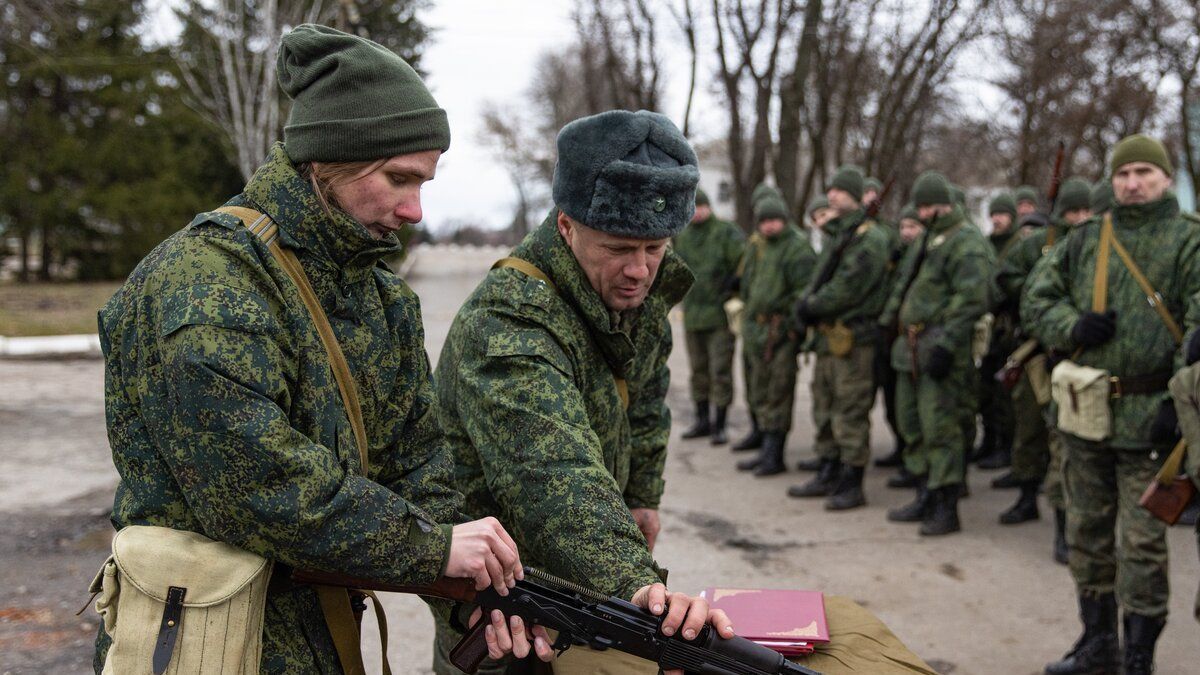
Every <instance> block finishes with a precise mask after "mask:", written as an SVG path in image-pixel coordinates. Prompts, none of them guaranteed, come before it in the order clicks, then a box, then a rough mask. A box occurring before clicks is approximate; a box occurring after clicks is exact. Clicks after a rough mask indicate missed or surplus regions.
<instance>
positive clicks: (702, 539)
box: [0, 250, 1200, 675]
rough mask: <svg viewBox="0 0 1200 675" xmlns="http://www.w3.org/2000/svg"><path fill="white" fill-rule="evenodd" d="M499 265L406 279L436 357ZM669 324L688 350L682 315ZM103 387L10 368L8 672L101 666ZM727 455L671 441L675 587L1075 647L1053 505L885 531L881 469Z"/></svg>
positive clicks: (3, 457) (952, 645)
mask: <svg viewBox="0 0 1200 675" xmlns="http://www.w3.org/2000/svg"><path fill="white" fill-rule="evenodd" d="M496 257H497V252H495V251H484V252H471V251H441V252H434V251H430V250H426V252H424V253H423V254H422V257H421V258H420V259H419V260H418V263H417V266H416V271H415V274H414V276H413V278H412V285H413V287H414V289H415V290H416V291H417V293H418V294H419V295H420V297H421V299H422V304H423V312H424V319H425V326H426V331H427V334H426V344H427V345H428V348H429V351H430V355H431V357H432V358H434V359H436V358H437V353H438V351H439V349H440V347H441V343H442V342H443V340H444V339H445V335H446V331H447V330H448V328H449V323H450V321H451V320H452V319H453V316H454V312H455V310H456V309H457V308H458V306H459V305H460V304H461V302H462V300H463V298H465V297H466V295H467V294H468V293H469V292H470V291H471V289H472V288H473V287H474V284H475V283H476V282H477V280H478V279H479V278H480V277H481V276H482V275H483V273H484V271H485V270H486V269H487V266H488V264H489V263H490V262H491V261H492V260H494V259H495V258H496ZM675 329H676V331H677V333H676V344H677V345H682V334H681V333H680V332H679V330H680V329H679V323H678V321H676V322H675ZM671 365H672V372H673V373H674V377H673V379H672V387H671V393H670V404H671V407H672V409H673V410H674V411H675V413H676V420H677V422H676V424H675V426H676V428H677V430H676V434H677V433H678V429H681V428H683V427H684V426H686V425H687V424H688V423H689V422H690V414H691V413H690V407H691V405H690V402H689V401H688V396H687V388H686V357H685V355H684V353H683V350H682V349H677V350H676V353H675V354H673V355H672V363H671ZM808 372H809V369H808V368H805V369H804V370H803V371H802V380H803V383H802V384H801V387H800V390H799V391H798V393H797V401H796V430H795V432H794V433H793V434H792V436H791V437H790V438H789V439H788V464H789V465H793V464H794V463H795V461H796V460H798V459H800V458H802V457H806V456H808V447H809V444H810V443H811V440H812V437H811V436H812V435H811V427H810V424H809V414H808V411H809V406H810V399H809V396H808V386H807V379H808V378H807V375H808ZM739 386H740V385H739ZM102 388H103V368H102V364H101V362H100V361H97V360H45V361H0V673H75V672H85V671H87V670H88V669H89V668H90V663H91V644H92V638H93V636H94V634H95V630H96V625H97V620H96V615H95V613H94V612H92V611H91V610H88V611H86V612H84V614H83V615H81V616H78V617H77V616H75V612H76V610H78V609H79V608H80V607H81V606H83V605H84V604H85V602H86V601H87V592H86V588H87V585H88V583H89V581H90V580H91V578H92V575H93V574H94V573H95V571H96V569H97V568H98V567H99V565H100V563H101V562H102V561H103V559H104V557H105V555H106V547H107V542H108V537H109V534H110V527H109V525H108V522H107V510H108V508H109V506H110V504H111V499H112V489H113V486H114V485H115V482H116V473H115V471H114V469H113V467H112V464H111V460H110V457H109V450H108V444H107V441H106V438H105V432H104V406H103V391H102ZM737 406H738V407H737V408H736V410H735V411H734V412H733V413H732V422H731V423H732V426H733V429H732V435H733V436H738V435H740V434H741V433H742V432H743V431H744V430H745V426H746V416H745V412H744V408H743V407H741V403H740V397H739V403H738V404H737ZM872 444H873V448H874V451H875V453H876V454H877V455H879V454H884V453H886V452H887V451H888V449H889V447H890V444H891V437H890V435H889V433H888V431H887V429H886V426H884V425H883V422H882V409H881V407H879V406H877V409H876V411H875V418H874V423H873V428H872ZM734 461H735V456H734V455H733V454H732V453H730V452H729V450H727V449H725V448H714V447H711V446H709V445H708V443H707V442H706V441H704V440H698V441H681V440H679V439H678V438H677V437H674V438H673V440H672V444H671V448H670V455H669V459H668V463H667V470H666V479H667V491H666V496H665V499H664V502H663V506H662V521H663V528H664V529H663V533H662V535H661V536H660V538H659V542H658V545H657V549H656V550H655V556H656V558H657V559H658V560H659V562H660V563H661V564H662V565H663V566H665V567H667V568H669V569H670V570H671V583H672V586H673V587H674V588H676V589H679V590H683V591H687V592H698V591H700V590H701V589H703V588H706V587H709V586H714V585H725V586H748V587H773V588H805V589H817V590H822V591H825V592H826V593H831V594H839V595H847V596H850V597H852V598H855V599H856V600H858V601H859V602H860V603H862V604H863V605H865V606H867V607H868V608H870V609H871V610H872V611H874V612H875V613H876V614H877V615H878V616H879V617H880V618H882V619H883V620H884V621H885V622H886V623H887V624H888V625H889V626H890V627H891V628H892V630H893V631H894V632H895V633H896V634H897V635H898V636H900V638H901V639H903V640H904V641H905V643H906V644H908V645H909V647H911V648H912V649H913V650H914V651H915V652H917V653H918V654H920V655H921V656H922V657H924V658H925V659H926V660H928V661H929V662H930V664H931V665H932V666H934V667H935V668H936V669H938V670H939V671H940V672H942V673H955V674H964V673H966V674H988V673H1040V672H1041V668H1042V666H1043V664H1044V663H1045V662H1046V661H1049V660H1052V659H1056V658H1058V657H1059V656H1060V655H1061V653H1062V652H1064V651H1065V650H1066V649H1067V648H1069V647H1070V645H1071V644H1072V643H1073V642H1074V641H1075V639H1076V637H1077V636H1078V632H1079V624H1078V619H1077V617H1076V611H1077V610H1076V605H1075V597H1074V590H1073V587H1072V584H1071V580H1070V576H1069V574H1068V573H1067V570H1066V568H1064V567H1061V566H1059V565H1056V564H1055V563H1054V562H1053V561H1052V560H1051V559H1050V538H1051V523H1050V520H1049V511H1048V509H1046V507H1045V504H1044V503H1043V519H1042V520H1041V521H1039V522H1036V523H1030V524H1025V525H1020V526H1016V527H1003V526H1001V525H999V524H997V522H996V517H997V515H998V514H999V513H1000V511H1002V510H1003V509H1004V508H1006V507H1007V506H1008V505H1009V504H1010V503H1011V501H1012V499H1013V498H1014V495H1013V493H1011V492H999V491H995V490H992V489H990V488H989V487H988V482H989V481H990V480H991V478H992V477H993V475H994V474H991V473H986V472H978V471H974V472H972V475H971V476H970V482H971V487H972V496H971V497H970V498H969V499H966V500H964V501H963V502H962V504H961V507H962V508H961V512H962V519H963V532H962V533H961V534H958V535H953V536H949V537H943V538H938V539H925V538H922V537H919V536H918V535H917V533H916V527H915V526H896V525H893V524H889V523H887V522H886V521H885V518H884V513H885V511H886V509H887V508H889V507H892V506H897V505H899V504H902V503H904V502H906V501H907V500H908V499H909V498H910V496H911V495H910V493H909V492H907V491H899V492H898V491H894V490H888V489H886V488H885V487H884V485H883V481H884V479H885V478H886V477H887V476H886V474H885V472H883V471H878V470H871V471H868V474H867V498H868V506H867V507H865V508H862V509H858V510H855V511H852V512H848V513H838V514H831V513H827V512H825V511H824V510H822V508H821V502H820V500H816V501H797V500H793V499H788V498H786V497H785V496H784V490H786V488H787V486H788V485H790V484H792V483H793V482H796V481H799V480H804V479H807V476H808V475H807V474H798V473H795V472H794V471H793V472H789V473H787V474H785V475H782V476H777V477H772V478H767V479H755V478H753V477H751V476H748V475H746V474H742V473H739V472H737V471H735V470H734V469H733V464H734ZM1169 536H1170V549H1171V556H1172V558H1171V560H1172V566H1171V583H1172V588H1173V589H1174V590H1173V594H1172V604H1171V612H1172V614H1171V620H1170V622H1169V623H1168V625H1167V628H1166V631H1165V632H1164V634H1163V637H1162V639H1161V640H1160V642H1159V650H1158V655H1159V658H1158V672H1159V673H1162V674H1164V675H1183V674H1184V673H1193V672H1196V666H1195V664H1196V663H1197V661H1198V658H1200V627H1198V625H1197V623H1196V622H1195V621H1194V620H1193V619H1192V618H1191V607H1192V600H1193V598H1194V596H1195V592H1196V586H1197V580H1198V579H1200V562H1198V561H1197V556H1196V542H1195V538H1194V534H1193V533H1192V531H1191V530H1190V529H1189V528H1183V527H1176V528H1172V530H1171V532H1170V535H1169ZM385 604H386V605H387V607H388V616H389V624H390V626H391V640H390V645H389V647H390V649H389V652H390V661H391V664H392V666H393V672H396V673H425V672H428V664H429V658H430V642H431V637H432V632H433V626H432V620H431V619H430V618H429V615H428V612H427V611H426V610H425V609H424V606H423V605H422V603H421V602H420V601H419V600H416V599H414V598H412V597H409V596H387V597H386V598H385ZM368 635H370V632H369V631H368ZM367 642H368V643H371V642H372V640H371V638H369V637H368V639H367ZM377 649H378V648H377V647H374V646H372V644H367V645H365V648H364V653H365V654H366V655H367V659H368V662H372V661H373V662H374V663H376V664H377V663H378V651H377ZM1188 664H1191V665H1190V666H1189V665H1188Z"/></svg>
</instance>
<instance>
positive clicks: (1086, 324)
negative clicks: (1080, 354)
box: [1071, 309, 1117, 347]
mask: <svg viewBox="0 0 1200 675" xmlns="http://www.w3.org/2000/svg"><path fill="white" fill-rule="evenodd" d="M1116 332H1117V313H1116V312H1114V311H1113V310H1111V309H1110V310H1108V311H1107V312H1105V313H1103V314H1098V313H1096V312H1084V313H1083V314H1082V315H1080V317H1079V321H1076V322H1075V327H1074V328H1072V329H1071V339H1072V340H1074V341H1075V344H1077V345H1079V346H1081V347H1098V346H1100V345H1102V344H1104V343H1105V342H1108V341H1109V340H1111V339H1112V336H1113V335H1115V334H1116Z"/></svg>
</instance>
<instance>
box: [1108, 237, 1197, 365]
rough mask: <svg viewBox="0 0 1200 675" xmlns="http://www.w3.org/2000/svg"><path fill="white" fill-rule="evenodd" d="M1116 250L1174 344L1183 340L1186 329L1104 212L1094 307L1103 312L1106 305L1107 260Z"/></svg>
mask: <svg viewBox="0 0 1200 675" xmlns="http://www.w3.org/2000/svg"><path fill="white" fill-rule="evenodd" d="M1113 250H1115V251H1116V252H1117V257H1118V258H1120V259H1121V262H1122V263H1124V265H1125V269H1126V270H1128V271H1129V275H1130V276H1132V277H1133V280H1134V281H1135V282H1137V285H1138V288H1140V289H1142V293H1143V294H1145V296H1146V302H1149V303H1150V306H1151V307H1153V308H1154V311H1155V312H1157V313H1158V317H1159V318H1160V319H1162V322H1163V325H1165V326H1166V327H1167V330H1168V331H1169V332H1170V333H1171V337H1172V338H1174V340H1175V344H1176V345H1181V344H1183V330H1182V329H1181V328H1180V327H1179V324H1178V323H1177V322H1176V321H1175V318H1174V317H1173V316H1171V312H1170V310H1168V309H1167V307H1166V305H1165V304H1164V303H1163V298H1162V295H1161V294H1159V292H1158V291H1156V290H1154V286H1152V285H1151V284H1150V280H1149V279H1147V278H1146V275H1145V274H1143V273H1142V269H1141V268H1140V267H1138V264H1137V261H1135V260H1134V259H1133V256H1131V255H1130V254H1129V251H1128V250H1126V248H1125V246H1123V245H1122V244H1121V242H1120V241H1119V240H1118V239H1117V235H1116V233H1115V232H1114V231H1113V223H1112V215H1111V214H1109V215H1106V216H1104V224H1103V225H1101V226H1100V245H1099V248H1098V249H1097V252H1096V276H1095V278H1094V279H1093V286H1092V311H1094V312H1097V313H1103V312H1104V311H1105V309H1106V305H1107V298H1106V296H1107V295H1108V264H1109V258H1110V257H1111V251H1113Z"/></svg>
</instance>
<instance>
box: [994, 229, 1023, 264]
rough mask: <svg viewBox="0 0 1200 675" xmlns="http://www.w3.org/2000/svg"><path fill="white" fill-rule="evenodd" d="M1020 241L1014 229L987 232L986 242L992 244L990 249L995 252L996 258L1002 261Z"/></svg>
mask: <svg viewBox="0 0 1200 675" xmlns="http://www.w3.org/2000/svg"><path fill="white" fill-rule="evenodd" d="M1020 241H1021V238H1020V237H1019V236H1017V232H1016V229H1015V228H1014V229H1010V230H1009V231H1008V232H1005V233H1004V234H995V233H992V234H989V235H988V242H989V243H991V245H992V250H994V251H995V252H996V259H997V260H999V261H1001V262H1003V261H1004V259H1005V258H1007V257H1008V255H1009V254H1010V253H1012V251H1013V249H1014V248H1015V247H1016V246H1017V244H1018V243H1019V242H1020Z"/></svg>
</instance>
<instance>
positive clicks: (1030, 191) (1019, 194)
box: [1013, 185, 1038, 204]
mask: <svg viewBox="0 0 1200 675" xmlns="http://www.w3.org/2000/svg"><path fill="white" fill-rule="evenodd" d="M1013 198H1014V199H1016V201H1017V203H1018V204H1020V203H1021V202H1031V203H1033V204H1037V203H1038V191H1037V188H1035V187H1033V186H1032V185H1022V186H1021V187H1019V188H1017V189H1016V191H1014V192H1013Z"/></svg>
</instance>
